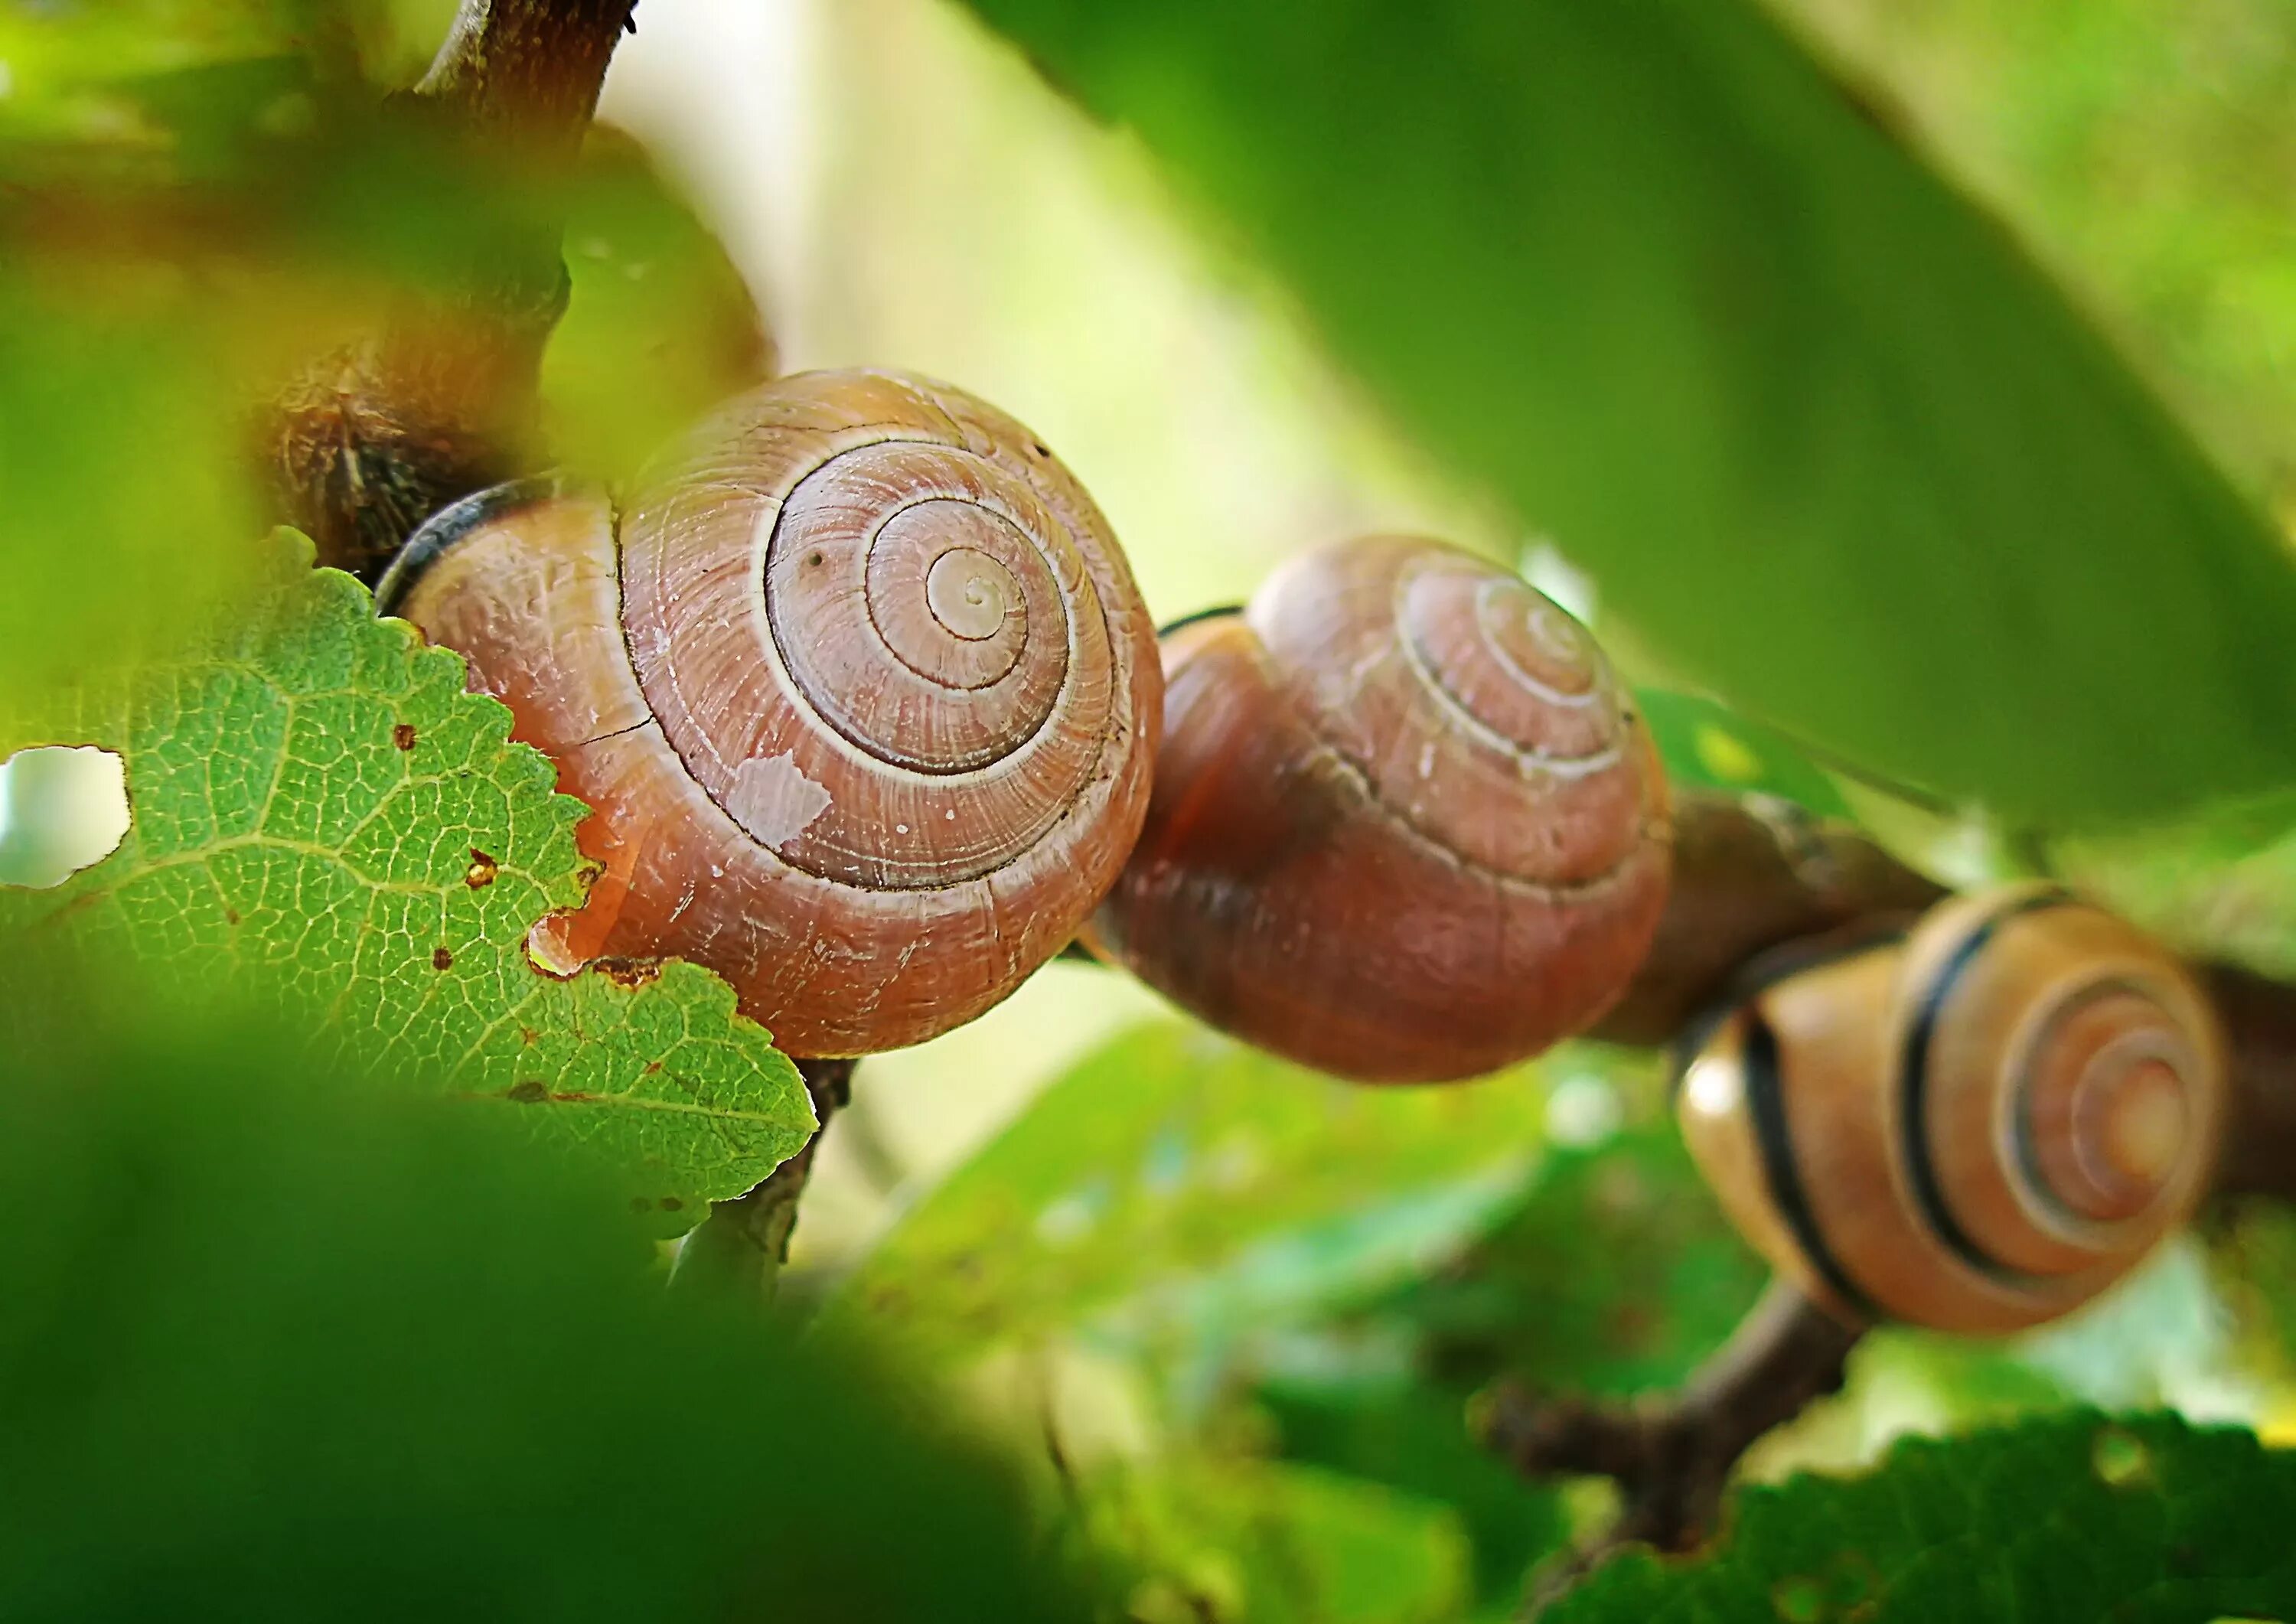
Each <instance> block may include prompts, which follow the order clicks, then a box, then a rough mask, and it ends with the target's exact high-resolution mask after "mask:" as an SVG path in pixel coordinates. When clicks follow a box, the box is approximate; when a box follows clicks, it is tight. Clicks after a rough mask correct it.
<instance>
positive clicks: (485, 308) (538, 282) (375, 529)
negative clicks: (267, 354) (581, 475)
mask: <svg viewBox="0 0 2296 1624" xmlns="http://www.w3.org/2000/svg"><path fill="white" fill-rule="evenodd" d="M634 5H635V0H463V6H462V10H461V12H460V13H459V14H458V15H457V16H456V18H455V24H454V27H453V29H452V31H451V32H450V33H449V34H448V36H447V42H446V44H445V45H444V46H443V47H441V49H440V51H439V55H438V58H437V60H436V61H435V62H432V64H431V67H430V71H429V72H428V73H427V74H426V75H425V76H424V77H423V79H422V83H421V84H420V85H419V86H416V87H415V89H414V91H413V92H412V93H410V94H405V95H400V96H395V97H392V98H391V99H390V100H389V103H387V105H386V108H385V112H386V114H387V115H389V116H391V117H396V118H398V119H402V120H405V121H406V122H407V123H408V124H409V125H410V126H413V127H419V129H420V130H421V131H422V134H424V135H428V136H430V137H434V138H442V139H443V140H444V141H445V142H446V143H447V146H448V148H449V150H450V151H451V152H455V153H456V154H458V155H459V156H461V157H462V158H463V159H466V160H468V161H469V162H470V164H471V166H473V167H474V168H478V169H480V170H482V171H484V172H491V173H494V174H496V175H497V176H511V177H514V184H515V185H516V186H517V188H518V192H519V194H520V195H521V197H522V198H524V199H528V200H531V199H534V198H537V197H546V196H547V195H548V194H549V192H550V190H551V189H552V188H553V187H554V186H555V185H558V184H559V183H561V182H562V181H563V180H564V178H565V177H566V176H567V175H568V174H569V173H570V171H571V168H572V166H573V163H574V161H575V158H576V156H577V154H578V152H579V151H580V148H581V143H582V136H583V134H584V132H585V131H586V129H587V128H588V127H589V123H590V116H591V113H592V111H594V109H595V107H596V105H597V100H598V89H599V86H600V85H601V84H602V83H603V81H604V78H605V75H606V65H607V63H608V62H609V61H611V58H612V55H613V51H614V46H615V44H616V43H617V42H618V41H619V38H620V37H621V34H622V31H623V30H624V29H625V28H627V27H628V26H629V24H630V18H631V13H632V9H633V7H634ZM458 224H466V223H458ZM484 224H485V225H486V226H488V229H485V230H476V231H473V232H471V237H470V241H471V244H472V248H471V252H470V254H469V256H468V262H467V263H465V264H463V265H462V266H461V267H460V268H459V269H458V270H457V271H456V272H455V274H454V275H451V276H450V277H448V278H447V281H446V283H445V284H444V285H441V286H438V287H434V288H430V289H427V290H425V291H422V292H420V293H408V294H406V295H404V296H402V297H401V298H400V299H399V300H398V304H397V305H396V307H395V308H391V309H389V310H387V311H382V312H378V313H377V317H376V320H375V323H374V324H373V328H372V329H371V331H369V332H367V333H366V334H365V336H364V337H362V338H360V339H358V340H355V341H353V342H351V343H348V344H347V345H345V346H344V347H342V348H341V349H338V350H336V351H335V352H333V353H332V354H330V355H327V356H324V357H319V358H318V359H317V360H316V361H314V362H313V363H312V364H311V365H308V366H307V367H305V368H304V369H303V370H302V372H301V373H299V375H298V376H296V377H295V378H293V379H292V380H291V381H289V382H288V383H287V385H286V386H285V387H284V388H283V390H281V391H280V395H279V398H278V400H277V401H276V402H275V407H274V410H273V411H272V413H271V414H270V416H269V419H268V420H267V422H266V424H265V433H264V444H263V454H262V455H263V458H264V461H265V463H266V467H267V468H268V470H269V472H270V476H271V481H272V484H273V485H274V487H275V489H276V490H277V492H278V495H279V498H280V501H281V503H282V505H283V509H284V512H285V515H286V517H287V518H288V519H289V520H291V521H292V522H293V523H295V524H296V525H298V526H299V527H300V528H301V529H305V530H307V531H308V532H309V533H310V535H311V536H312V537H314V539H315V540H316V542H317V544H318V551H319V562H322V563H326V564H333V565H335V566H337V567H339V568H341V569H345V570H350V571H351V572H352V573H353V574H355V575H358V576H360V577H362V578H365V579H366V580H368V581H370V582H372V581H373V578H374V577H375V576H376V575H377V574H379V573H380V572H381V568H382V566H383V564H384V563H386V562H388V561H389V557H390V555H391V554H392V553H394V552H396V551H397V550H398V545H399V543H400V542H402V541H404V540H405V539H406V536H407V534H408V532H410V531H411V530H413V529H414V527H415V526H416V525H418V524H420V523H421V522H422V521H423V520H424V519H426V518H428V517H430V514H431V513H435V512H437V511H438V510H439V508H440V507H442V506H444V505H445V504H447V503H448V502H451V501H453V500H455V498H456V497H458V496H466V495H468V494H469V493H470V492H471V491H473V490H477V489H480V488H483V487H485V486H488V485H492V484H497V483H499V482H501V481H502V480H507V479H510V478H512V477H514V476H515V475H518V474H520V473H524V472H532V470H531V469H530V468H529V467H527V466H525V463H526V461H527V459H528V456H529V449H528V448H529V447H530V446H531V445H532V443H533V440H534V438H535V436H534V433H533V416H534V404H535V392H536V386H537V380H538V378H539V375H540V373H541V367H542V351H543V347H544V345H545V343H546V342H547V341H548V340H549V337H550V333H551V330H552V329H553V327H555V326H556V325H557V323H558V318H559V316H560V315H561V314H562V312H563V311H564V308H565V303H566V274H565V269H564V267H563V266H562V264H561V262H560V258H559V237H560V234H561V232H562V227H563V221H562V219H561V218H559V217H556V215H555V214H554V213H553V211H551V210H549V209H543V210H541V211H540V212H539V213H538V214H537V215H534V216H531V217H522V218H521V220H520V221H518V222H517V223H515V224H510V225H506V224H504V223H502V222H491V221H490V222H486V223H484Z"/></svg>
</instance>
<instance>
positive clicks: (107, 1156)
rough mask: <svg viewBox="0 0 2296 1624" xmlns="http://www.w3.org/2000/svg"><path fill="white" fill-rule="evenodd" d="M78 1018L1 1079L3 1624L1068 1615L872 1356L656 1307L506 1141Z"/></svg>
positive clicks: (619, 1218)
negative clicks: (147, 1043) (121, 1034)
mask: <svg viewBox="0 0 2296 1624" xmlns="http://www.w3.org/2000/svg"><path fill="white" fill-rule="evenodd" d="M22 992H23V984H22V982H21V980H17V981H15V982H12V984H11V986H10V987H9V988H8V989H7V995H8V996H11V997H19V996H21V994H22ZM19 1013H21V1012H19ZM70 1024H71V1026H72V1028H73V1030H74V1036H73V1037H72V1038H71V1040H70V1041H69V1042H66V1043H62V1044H61V1045H52V1044H49V1043H47V1042H43V1043H42V1044H41V1045H40V1046H39V1047H37V1048H33V1049H30V1050H27V1049H26V1048H24V1047H22V1046H15V1047H12V1048H11V1050H10V1052H9V1062H10V1068H9V1073H10V1074H9V1078H8V1087H6V1088H5V1089H0V1278H4V1279H5V1280H6V1281H7V1282H8V1290H7V1292H6V1294H5V1300H4V1301H0V1436H5V1437H6V1439H8V1462H9V1472H8V1487H7V1488H6V1489H0V1505H4V1506H5V1515H4V1516H0V1616H4V1617H5V1618H7V1619H8V1620H10V1624H50V1621H51V1620H53V1621H54V1624H64V1621H65V1620H70V1624H105V1621H110V1620H119V1621H121V1624H125V1621H127V1620H152V1619H230V1620H241V1621H244V1624H274V1621H278V1624H286V1621H287V1620H312V1619H327V1620H340V1621H341V1624H369V1621H373V1624H381V1621H382V1620H389V1621H390V1624H398V1621H400V1620H406V1619H410V1618H422V1619H433V1620H464V1619H473V1620H475V1619H484V1620H504V1621H510V1620H521V1621H523V1620H532V1621H534V1624H541V1621H543V1620H548V1621H549V1624H575V1621H578V1620H617V1621H619V1620H635V1619H652V1618H664V1619H668V1618H676V1619H693V1620H733V1619H751V1620H762V1619H767V1618H787V1619H792V1620H794V1619H805V1620H832V1619H834V1620H852V1621H854V1624H916V1621H917V1620H979V1621H980V1624H992V1621H993V1624H1020V1621H1022V1620H1031V1621H1033V1620H1047V1621H1049V1620H1056V1619H1057V1620H1075V1619H1077V1618H1078V1617H1080V1616H1082V1615H1083V1613H1084V1611H1085V1609H1084V1606H1083V1603H1081V1601H1080V1600H1079V1599H1078V1598H1076V1597H1074V1596H1069V1595H1061V1594H1058V1593H1057V1592H1056V1589H1055V1587H1054V1585H1053V1584H1052V1582H1051V1581H1050V1579H1049V1578H1048V1577H1047V1576H1046V1571H1045V1568H1044V1564H1043V1563H1041V1562H1039V1561H1037V1559H1036V1555H1035V1553H1033V1552H1032V1551H1031V1550H1030V1549H1029V1546H1028V1545H1027V1543H1026V1541H1025V1536H1024V1532H1023V1530H1022V1527H1021V1518H1020V1512H1021V1503H1020V1500H1019V1497H1018V1495H1017V1493H1016V1491H1015V1484H1014V1483H1013V1480H1011V1478H1010V1474H1009V1473H1008V1472H1005V1470H1003V1469H1002V1468H1001V1467H1000V1466H999V1464H997V1463H996V1462H993V1461H991V1460H988V1459H985V1458H982V1457H981V1456H980V1455H979V1454H978V1453H977V1452H976V1451H974V1450H972V1449H966V1448H957V1447H956V1446H955V1444H954V1443H953V1441H952V1439H951V1438H950V1437H949V1435H947V1432H946V1431H945V1430H944V1429H943V1428H942V1427H941V1426H939V1425H938V1424H935V1423H932V1422H931V1420H930V1419H929V1416H928V1414H927V1411H926V1409H925V1407H923V1406H922V1404H921V1403H920V1402H918V1401H917V1400H916V1399H915V1398H912V1397H910V1396H908V1395H906V1394H904V1393H902V1392H900V1391H899V1390H896V1389H894V1388H892V1387H890V1386H888V1385H886V1383H885V1382H884V1380H883V1379H882V1378H881V1376H879V1375H875V1374H872V1366H873V1360H871V1359H870V1358H868V1357H865V1350H863V1349H855V1348H849V1347H824V1346H821V1345H818V1344H816V1343H812V1342H808V1344H805V1345H799V1344H797V1343H796V1342H794V1341H793V1340H792V1339H791V1338H789V1337H787V1336H785V1335H783V1334H782V1333H780V1332H779V1331H778V1329H777V1328H776V1327H775V1326H773V1325H769V1324H767V1323H764V1322H762V1321H761V1320H760V1319H759V1318H758V1316H756V1315H755V1314H753V1313H748V1314H742V1313H730V1312H728V1313H708V1314H705V1313H703V1312H701V1311H700V1309H699V1308H698V1307H697V1306H696V1305H693V1304H690V1303H685V1302H682V1301H679V1300H671V1299H668V1298H667V1297H666V1295H665V1293H664V1292H662V1291H661V1289H660V1283H659V1280H658V1278H656V1277H654V1276H653V1275H652V1274H651V1272H650V1270H649V1268H648V1267H647V1264H648V1261H649V1259H650V1253H651V1249H650V1248H648V1247H646V1246H645V1245H644V1243H643V1241H642V1239H641V1237H640V1236H639V1235H637V1234H635V1232H634V1231H633V1230H632V1229H631V1228H630V1227H629V1226H628V1221H627V1217H626V1216H625V1215H623V1214H622V1213H621V1212H620V1210H619V1202H617V1201H616V1200H614V1199H613V1191H612V1186H611V1185H599V1184H596V1183H594V1182H592V1181H591V1180H589V1179H587V1178H583V1177H573V1176H572V1175H571V1173H570V1170H569V1169H564V1168H562V1167H559V1166H556V1165H554V1164H552V1163H550V1162H547V1161H539V1160H537V1159H536V1158H533V1157H530V1156H525V1155H522V1154H521V1153H520V1147H519V1146H518V1144H516V1142H515V1141H516V1139H517V1137H518V1134H517V1130H516V1128H515V1127H514V1126H513V1125H512V1124H510V1123H508V1122H506V1121H504V1120H502V1119H501V1118H498V1117H488V1116H487V1115H485V1114H483V1113H472V1112H453V1111H439V1110H438V1109H436V1108H435V1107H434V1106H430V1105H429V1104H427V1103H418V1102H415V1101H413V1100H410V1099H409V1098H408V1097H407V1096H406V1094H405V1093H404V1091H403V1090H397V1089H394V1090H391V1091H388V1092H387V1091H384V1090H381V1089H376V1088H370V1087H365V1086H363V1084H362V1081H361V1079H359V1078H358V1077H357V1075H356V1074H355V1073H349V1072H344V1071H340V1070H332V1069H331V1068H329V1067H327V1066H326V1065H325V1064H324V1062H318V1061H316V1060H314V1059H313V1058H312V1057H311V1056H310V1055H308V1054H305V1053H304V1052H303V1051H302V1050H301V1049H300V1048H299V1046H292V1045H290V1044H286V1043H283V1042H281V1041H280V1040H279V1039H278V1038H276V1037H275V1036H274V1035H273V1034H271V1033H268V1032H266V1031H261V1030H250V1029H246V1028H226V1029H221V1030H209V1031H206V1032H203V1033H200V1034H197V1035H193V1034H192V1033H190V1032H188V1031H184V1030H179V1031H177V1032H176V1034H174V1035H173V1037H172V1040H171V1041H170V1042H169V1043H168V1045H166V1046H156V1047H138V1046H123V1045H120V1044H119V1043H116V1042H108V1041H102V1040H101V1039H99V1038H96V1037H95V1036H94V1035H95V1034H96V1033H98V1032H100V1030H101V1028H100V1026H97V1025H94V1024H92V1023H91V1022H89V1021H87V1019H86V1015H85V1013H83V1014H81V1015H79V1016H78V1017H76V1018H75V1019H74V1020H73V1021H72V1022H71V1023H70Z"/></svg>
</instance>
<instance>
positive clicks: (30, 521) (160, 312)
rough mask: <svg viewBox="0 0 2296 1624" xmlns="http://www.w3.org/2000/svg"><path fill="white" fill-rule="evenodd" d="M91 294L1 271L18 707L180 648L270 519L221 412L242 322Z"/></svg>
mask: <svg viewBox="0 0 2296 1624" xmlns="http://www.w3.org/2000/svg"><path fill="white" fill-rule="evenodd" d="M4 269H5V267H4V266H0V272H4ZM88 293H89V290H88V289H87V288H86V286H85V285H83V286H82V288H81V289H80V290H79V291H78V296H77V299H76V301H75V303H74V304H73V305H71V306H70V307H67V306H66V305H65V304H64V302H63V301H62V300H61V299H58V298H55V297H53V295H52V294H50V293H48V292H46V291H39V290H35V289H34V288H31V287H29V286H27V285H26V284H24V283H20V282H18V281H16V280H15V279H14V278H12V277H9V276H7V275H4V274H0V507H4V509H5V511H6V513H7V514H8V520H7V523H6V525H5V526H4V527H0V713H4V712H5V711H6V710H8V709H11V708H12V707H13V706H15V705H17V704H20V703H21V702H23V701H24V699H25V696H26V695H28V694H29V693H31V692H33V691H35V690H37V689H38V688H40V687H42V686H45V685H47V684H49V683H52V682H54V681H56V680H58V679H60V678H62V677H66V676H69V675H72V674H75V673H82V674H84V673H86V671H88V670H89V669H90V668H94V667H97V666H101V665H104V664H117V663H126V662H127V661H130V660H135V659H137V658H139V657H150V656H152V655H155V654H164V653H166V652H169V651H171V650H172V649H174V648H176V646H178V645H179V644H181V642H182V641H183V640H184V638H185V637H186V636H192V635H194V634H195V633H196V631H197V628H198V627H199V625H200V622H201V618H202V616H203V615H205V614H206V613H208V612H209V611H211V610H212V609H213V608H214V607H215V605H216V604H217V603H218V602H219V601H220V600H221V599H222V598H223V597H225V595H227V594H228V593H229V592H230V591H231V589H232V587H233V586H234V576H237V575H242V574H243V573H244V567H243V563H242V561H243V560H244V559H245V557H246V553H247V544H246V538H247V537H250V536H251V535H255V534H258V533H259V531H260V529H261V528H262V527H261V524H260V522H259V520H258V513H259V511H260V510H259V507H258V497H257V496H256V494H255V492H254V491H253V490H252V488H250V482H249V480H247V479H246V477H245V475H244V472H243V469H242V462H241V454H242V447H241V444H240V425H239V423H238V422H237V420H236V412H235V409H225V410H218V409H217V394H218V393H219V392H220V393H222V394H224V395H225V397H226V398H228V395H229V383H228V380H231V379H234V378H235V377H240V376H242V375H243V373H242V371H241V368H240V367H239V365H237V364H236V363H235V360H234V357H232V356H231V355H230V354H229V353H228V352H227V350H226V348H225V341H224V340H225V338H226V336H227V335H226V334H225V333H224V332H219V331H217V330H216V329H214V328H212V327H207V326H203V325H201V324H197V323H189V324H187V323H185V322H184V321H182V320H180V319H179V317H180V316H181V314H182V313H181V311H180V309H179V308H177V305H176V299H174V298H173V297H170V296H163V297H162V298H160V299H157V300H153V301H151V304H150V305H147V306H146V307H145V308H135V301H133V300H132V299H126V300H123V302H125V303H127V304H128V305H129V308H127V309H124V310H120V311H119V312H118V313H117V314H116V315H115V316H112V318H111V319H105V318H104V317H103V316H101V315H98V314H96V313H95V312H94V311H93V310H92V309H91V308H90V304H91V303H92V302H94V301H90V300H89V299H88ZM154 307H156V308H154ZM219 381H223V382H222V387H221V389H220V390H219V389H218V383H219ZM234 407H235V403H234Z"/></svg>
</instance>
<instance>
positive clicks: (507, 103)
mask: <svg viewBox="0 0 2296 1624" xmlns="http://www.w3.org/2000/svg"><path fill="white" fill-rule="evenodd" d="M636 9H637V0H463V5H462V10H461V11H459V12H456V13H455V21H454V25H453V27H451V28H450V29H448V30H447V42H446V44H445V45H441V46H440V47H439V54H438V56H437V58H436V59H435V60H434V61H433V62H431V64H430V71H429V72H428V73H425V74H424V75H423V76H422V83H421V84H419V85H417V86H415V87H414V94H416V95H417V96H419V97H422V98H423V99H424V100H426V101H429V102H430V103H433V104H434V105H436V106H438V107H440V108H442V109H447V110H450V111H453V112H454V113H455V114H456V115H458V116H459V117H460V118H461V119H463V121H464V122H465V123H467V125H468V126H469V127H470V128H471V130H472V131H473V132H474V133H479V134H483V135H490V136H496V135H498V136H504V137H506V138H508V139H511V140H513V141H515V142H517V143H518V144H520V145H521V147H522V148H523V149H524V150H525V151H527V152H530V153H532V152H554V153H555V154H556V155H557V158H558V161H560V162H561V163H570V162H572V161H573V158H574V154H575V152H576V151H577V150H578V148H579V147H580V145H581V144H582V134H583V132H584V131H585V130H586V129H587V128H588V127H589V125H590V115H591V114H592V113H593V112H594V111H596V110H597V106H598V87H599V86H601V85H602V84H603V83H604V82H605V78H606V64H607V63H608V62H610V61H611V60H612V58H613V54H614V46H615V45H617V44H619V42H620V40H621V37H622V35H623V34H624V33H625V32H630V33H635V32H636V27H637V25H636V23H635V21H634V18H633V13H634V12H635V11H636Z"/></svg>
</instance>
